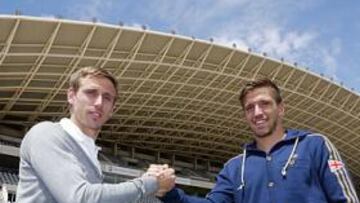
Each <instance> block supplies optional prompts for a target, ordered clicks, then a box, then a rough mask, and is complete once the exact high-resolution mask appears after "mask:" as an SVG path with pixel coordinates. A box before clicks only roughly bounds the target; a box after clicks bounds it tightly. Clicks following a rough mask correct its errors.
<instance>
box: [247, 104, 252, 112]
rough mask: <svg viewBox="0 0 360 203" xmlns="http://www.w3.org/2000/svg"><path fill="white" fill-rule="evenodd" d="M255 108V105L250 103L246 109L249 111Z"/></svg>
mask: <svg viewBox="0 0 360 203" xmlns="http://www.w3.org/2000/svg"><path fill="white" fill-rule="evenodd" d="M253 109H254V106H253V105H249V106H246V107H245V111H247V112H250V111H252V110H253Z"/></svg>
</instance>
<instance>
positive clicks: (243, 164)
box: [237, 147, 246, 190]
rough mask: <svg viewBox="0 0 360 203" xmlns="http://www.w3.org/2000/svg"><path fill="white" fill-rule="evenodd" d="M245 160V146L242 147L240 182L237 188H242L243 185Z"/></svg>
mask: <svg viewBox="0 0 360 203" xmlns="http://www.w3.org/2000/svg"><path fill="white" fill-rule="evenodd" d="M245 161H246V147H244V151H243V158H242V164H241V184H240V186H239V187H238V189H237V190H242V189H243V188H244V187H245V180H244V173H245Z"/></svg>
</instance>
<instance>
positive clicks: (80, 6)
mask: <svg viewBox="0 0 360 203" xmlns="http://www.w3.org/2000/svg"><path fill="white" fill-rule="evenodd" d="M76 2H78V3H77V4H75V3H74V4H73V5H72V6H71V7H70V8H69V10H68V12H69V13H70V15H71V16H73V17H75V18H76V19H79V20H85V21H89V20H91V19H93V18H96V19H97V20H98V21H101V20H102V19H103V17H104V16H105V15H107V12H108V11H109V10H110V9H111V7H112V5H113V1H112V0H107V1H103V0H86V1H76Z"/></svg>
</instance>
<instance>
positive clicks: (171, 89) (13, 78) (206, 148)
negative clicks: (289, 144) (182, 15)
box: [0, 16, 360, 179]
mask: <svg viewBox="0 0 360 203" xmlns="http://www.w3.org/2000/svg"><path fill="white" fill-rule="evenodd" d="M0 51H1V52H0V124H2V125H6V126H10V127H12V128H16V129H22V130H23V131H25V130H27V129H28V127H30V126H32V125H33V124H34V123H36V122H39V121H41V120H58V119H59V118H61V117H63V116H66V115H68V107H67V102H66V89H67V81H68V79H69V75H70V74H71V73H72V72H74V71H75V70H76V69H78V68H79V67H83V66H89V65H92V66H98V67H102V68H106V69H108V70H110V71H111V72H113V73H114V74H115V75H116V77H117V78H118V79H119V81H120V84H121V87H120V91H121V92H120V99H119V101H118V102H117V104H116V109H115V112H116V113H115V114H114V116H113V118H112V119H111V120H110V122H108V124H106V126H105V127H104V128H103V130H102V132H101V135H100V137H99V141H100V142H102V143H110V145H111V144H116V145H113V146H115V147H119V148H120V147H129V146H130V147H131V146H132V147H135V148H137V149H146V150H153V151H156V152H161V153H162V154H165V155H166V154H168V155H172V154H179V155H181V156H184V157H189V158H193V157H197V158H200V159H205V160H206V159H208V160H219V161H225V160H227V159H228V158H230V157H232V156H234V155H236V154H238V153H239V152H241V146H242V144H243V143H245V142H248V141H249V139H250V138H251V131H250V130H249V128H248V127H247V125H246V124H245V122H244V119H243V113H242V110H241V107H240V104H239V101H238V94H239V90H240V88H241V87H242V84H243V83H244V82H246V81H249V80H251V79H253V78H258V77H264V76H266V77H269V78H271V79H273V80H274V81H275V82H276V83H277V84H278V85H279V86H280V87H281V89H282V91H283V96H284V98H285V102H286V116H285V125H286V126H287V127H291V128H303V129H311V130H313V131H316V132H320V133H323V134H325V135H326V136H328V137H329V139H330V140H332V141H333V143H334V144H335V145H336V146H337V148H338V149H339V150H340V151H341V154H342V155H343V158H344V159H345V160H346V161H347V163H348V167H349V168H350V170H351V172H352V174H353V175H354V176H355V178H356V179H359V178H360V159H359V157H360V147H359V146H360V97H359V94H358V93H356V92H353V91H351V90H349V89H346V88H344V87H342V86H341V85H338V84H335V83H334V82H332V81H331V80H328V79H326V78H324V77H321V76H319V75H316V74H314V73H311V72H309V71H307V70H305V69H303V68H298V67H296V66H295V65H292V64H289V63H286V62H283V61H279V60H275V59H271V58H269V57H267V56H265V55H259V54H256V53H252V52H251V51H248V50H240V49H237V48H235V47H233V48H230V47H224V46H220V45H217V44H215V43H213V42H211V41H209V42H208V41H201V40H196V39H193V38H188V37H183V36H179V35H176V34H165V33H159V32H153V31H148V30H141V29H134V28H128V27H123V26H116V25H107V24H101V23H87V22H78V21H68V20H59V19H45V18H33V17H24V16H0Z"/></svg>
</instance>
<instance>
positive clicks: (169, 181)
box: [144, 164, 176, 197]
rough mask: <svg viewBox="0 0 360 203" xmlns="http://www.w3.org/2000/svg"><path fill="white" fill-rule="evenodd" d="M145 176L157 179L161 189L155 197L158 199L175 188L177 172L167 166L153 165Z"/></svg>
mask: <svg viewBox="0 0 360 203" xmlns="http://www.w3.org/2000/svg"><path fill="white" fill-rule="evenodd" d="M144 175H145V176H154V177H156V179H157V181H158V183H159V189H158V191H157V192H156V194H155V195H156V196H158V197H162V196H164V195H165V194H166V193H167V192H168V191H170V190H171V189H172V188H173V187H175V179H176V176H175V170H174V169H172V168H169V166H168V165H167V164H163V165H161V164H151V165H150V167H149V168H148V170H147V171H146V172H145V174H144Z"/></svg>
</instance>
